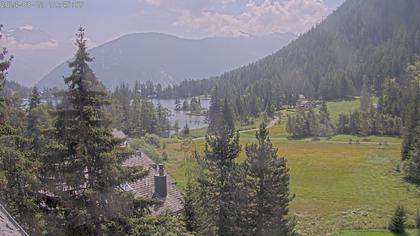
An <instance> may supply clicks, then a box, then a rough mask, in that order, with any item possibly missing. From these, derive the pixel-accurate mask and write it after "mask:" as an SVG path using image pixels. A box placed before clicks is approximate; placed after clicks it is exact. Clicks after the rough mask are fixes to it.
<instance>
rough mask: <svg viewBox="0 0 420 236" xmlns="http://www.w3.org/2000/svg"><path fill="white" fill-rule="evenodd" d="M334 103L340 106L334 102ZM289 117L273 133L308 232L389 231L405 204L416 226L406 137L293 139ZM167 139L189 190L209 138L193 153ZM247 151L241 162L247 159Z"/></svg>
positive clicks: (176, 173)
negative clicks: (189, 174)
mask: <svg viewBox="0 0 420 236" xmlns="http://www.w3.org/2000/svg"><path fill="white" fill-rule="evenodd" d="M343 103H344V106H346V105H345V104H347V103H348V102H347V101H345V102H338V104H340V106H343ZM353 103H354V102H353ZM350 104H352V102H350ZM329 106H332V107H338V105H336V104H332V103H330V104H329ZM352 106H353V108H356V109H357V107H358V105H354V104H353V105H352ZM343 109H344V108H343ZM346 109H347V108H346ZM331 114H338V113H337V111H335V112H334V113H331ZM285 120H286V119H284V117H282V122H280V123H279V124H278V125H276V126H274V127H272V128H271V129H270V136H271V140H272V142H273V144H274V145H275V146H276V147H277V148H278V149H279V155H281V156H284V157H285V158H286V159H287V160H288V166H289V168H290V174H291V182H290V189H291V192H292V194H294V195H295V198H294V199H293V201H292V202H291V205H290V210H291V213H292V214H293V215H295V216H296V218H297V220H298V227H297V228H298V230H299V232H300V233H301V234H302V235H337V233H338V232H341V231H342V230H344V229H354V230H371V229H386V227H387V225H388V222H389V219H390V216H391V214H392V212H393V211H394V208H395V207H396V205H397V204H399V203H402V204H403V205H404V206H405V207H406V210H407V213H408V223H409V225H410V226H412V225H414V215H415V212H416V211H417V210H418V209H420V188H418V187H416V186H415V185H412V184H408V183H406V182H404V181H403V174H402V173H401V172H400V171H399V169H400V167H399V164H400V147H401V139H399V138H394V137H378V136H371V137H356V136H349V135H337V136H334V137H332V138H321V139H320V140H316V141H314V140H312V139H303V140H289V139H288V138H287V134H286V133H285ZM254 136H255V131H251V132H246V133H241V135H240V139H241V144H242V145H243V147H244V146H245V145H246V144H249V143H252V142H255V138H254ZM350 139H352V143H351V144H349V140H350ZM357 140H358V141H359V142H358V143H356V141H357ZM165 142H166V143H167V144H166V150H165V151H166V152H167V153H168V156H169V160H168V161H167V163H166V165H167V169H168V172H169V174H171V175H172V176H173V177H174V178H175V180H176V181H177V184H178V185H179V186H180V187H181V188H183V187H184V186H185V183H186V176H185V173H186V171H187V170H188V169H194V162H193V160H192V159H191V152H192V151H193V150H195V149H197V150H198V151H202V150H203V148H204V140H198V141H195V142H194V143H193V144H192V145H191V148H190V149H189V150H187V152H184V150H182V148H181V145H180V142H179V141H176V140H174V141H173V142H171V141H170V140H166V141H165ZM243 149H244V148H242V152H241V154H240V158H239V161H241V160H243V158H244V157H245V153H244V150H243ZM364 233H366V234H364ZM376 233H380V232H371V233H367V232H357V231H353V232H352V231H344V232H342V233H341V234H338V235H378V234H376ZM382 233H386V232H382ZM379 235H389V234H379Z"/></svg>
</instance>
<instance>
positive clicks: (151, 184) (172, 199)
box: [121, 153, 184, 215]
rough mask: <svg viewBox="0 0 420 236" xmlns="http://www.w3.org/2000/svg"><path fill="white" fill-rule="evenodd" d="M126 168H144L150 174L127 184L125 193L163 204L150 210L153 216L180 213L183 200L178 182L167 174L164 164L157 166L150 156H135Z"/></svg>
mask: <svg viewBox="0 0 420 236" xmlns="http://www.w3.org/2000/svg"><path fill="white" fill-rule="evenodd" d="M124 165H125V166H143V168H144V169H146V170H148V171H149V174H148V175H147V176H146V177H144V178H143V179H140V180H138V181H136V182H134V183H127V184H124V185H123V186H121V189H123V190H124V191H130V192H133V193H134V195H135V196H136V197H139V198H154V199H158V200H159V201H161V202H162V204H158V205H155V206H152V207H150V208H149V211H150V213H151V214H153V215H157V214H160V213H162V212H164V211H165V210H169V211H170V212H171V213H174V214H176V213H179V212H180V211H181V210H182V209H183V207H184V204H183V198H182V194H181V192H180V191H179V189H178V188H177V187H176V182H175V180H174V179H172V177H171V176H169V175H168V174H167V173H166V172H165V168H164V165H163V164H156V163H155V162H154V161H153V160H151V159H150V158H149V157H148V156H146V155H144V153H142V154H141V155H133V156H132V157H131V158H130V159H128V160H127V161H126V162H125V163H124Z"/></svg>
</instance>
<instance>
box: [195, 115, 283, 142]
mask: <svg viewBox="0 0 420 236" xmlns="http://www.w3.org/2000/svg"><path fill="white" fill-rule="evenodd" d="M279 120H280V117H278V116H275V117H274V119H272V120H271V121H270V123H269V124H268V125H267V129H269V128H271V127H273V126H275V125H276V124H277V122H278V121H279ZM257 130H258V128H253V129H246V130H241V131H239V133H245V132H251V131H257ZM203 139H205V137H198V138H193V139H192V140H193V141H198V140H203Z"/></svg>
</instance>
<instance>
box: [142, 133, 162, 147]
mask: <svg viewBox="0 0 420 236" xmlns="http://www.w3.org/2000/svg"><path fill="white" fill-rule="evenodd" d="M144 141H146V143H148V144H150V145H153V146H155V147H157V148H160V139H159V136H157V135H156V134H146V135H145V136H144Z"/></svg>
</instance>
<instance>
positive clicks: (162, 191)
mask: <svg viewBox="0 0 420 236" xmlns="http://www.w3.org/2000/svg"><path fill="white" fill-rule="evenodd" d="M155 194H156V195H158V196H159V197H166V195H167V194H168V184H167V178H166V175H165V170H164V167H163V164H159V165H158V172H157V174H156V175H155Z"/></svg>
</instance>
